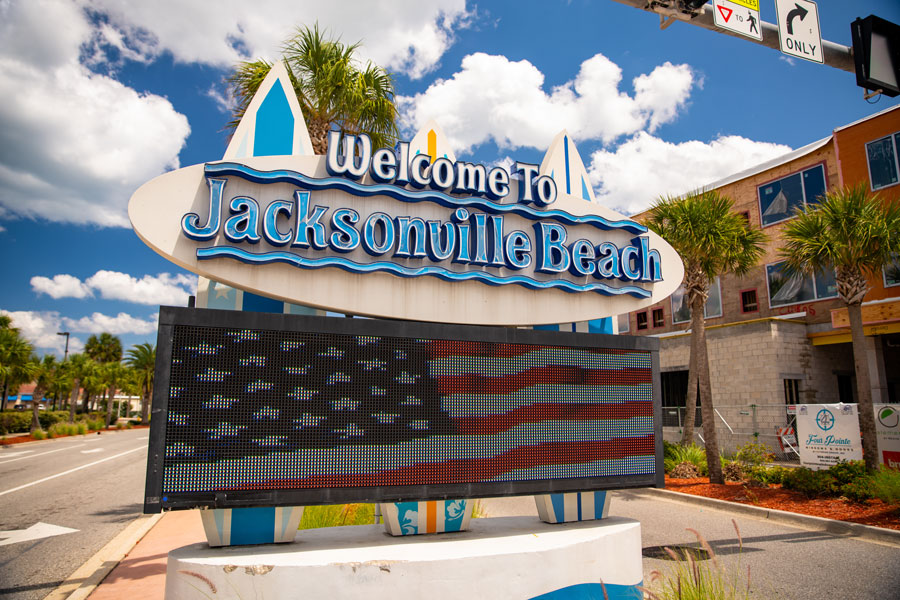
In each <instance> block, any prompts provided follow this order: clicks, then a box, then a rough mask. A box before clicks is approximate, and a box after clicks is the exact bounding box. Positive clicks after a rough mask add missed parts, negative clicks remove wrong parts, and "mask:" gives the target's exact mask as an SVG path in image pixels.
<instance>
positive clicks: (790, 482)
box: [781, 467, 837, 498]
mask: <svg viewBox="0 0 900 600" xmlns="http://www.w3.org/2000/svg"><path fill="white" fill-rule="evenodd" d="M781 483H782V485H783V486H784V487H785V489H788V490H794V491H796V492H800V493H801V494H803V495H805V496H806V497H807V498H816V497H818V496H823V495H831V491H832V490H833V489H834V488H835V487H836V484H837V481H836V480H835V479H834V477H832V476H831V475H830V474H829V473H828V471H813V470H812V469H807V468H806V467H800V468H797V469H793V470H791V472H790V473H785V475H784V479H783V480H782V482H781Z"/></svg>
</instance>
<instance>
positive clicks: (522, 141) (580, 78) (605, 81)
mask: <svg viewBox="0 0 900 600" xmlns="http://www.w3.org/2000/svg"><path fill="white" fill-rule="evenodd" d="M621 83H622V70H621V69H620V68H619V67H618V65H616V64H615V63H613V62H612V61H610V60H609V59H608V58H606V57H605V56H603V55H602V54H597V55H595V56H593V57H592V58H589V59H588V60H586V61H584V62H583V63H582V64H581V67H580V69H579V71H578V73H577V74H576V75H575V78H574V79H573V80H571V81H569V82H567V83H565V84H563V85H560V86H557V87H555V88H553V89H552V90H551V91H550V92H549V93H548V92H547V91H545V90H544V74H543V73H541V72H540V70H538V68H537V67H535V66H534V65H533V64H531V63H530V62H528V61H527V60H521V61H517V62H514V61H511V60H509V59H508V58H506V57H505V56H493V55H488V54H484V53H480V52H479V53H475V54H470V55H468V56H466V57H465V58H464V59H463V61H462V67H461V69H460V70H459V71H458V72H456V73H455V74H454V75H453V77H451V78H450V79H446V80H438V81H436V82H435V83H433V84H432V85H431V86H430V87H429V88H428V89H427V90H425V91H424V92H422V93H421V94H416V95H415V96H412V97H408V96H407V97H401V98H399V99H398V104H399V105H400V107H401V109H402V110H403V111H404V112H405V114H406V119H407V123H406V125H407V126H408V127H410V128H412V129H416V128H418V127H420V126H421V125H422V124H424V123H425V122H426V121H427V120H428V119H430V118H437V119H439V120H440V123H441V126H442V127H443V128H444V131H445V133H446V134H447V137H448V138H449V141H450V143H451V145H452V146H453V147H454V148H455V149H458V150H459V151H460V152H467V151H470V150H471V149H472V147H473V146H477V145H478V144H482V143H484V142H487V141H489V140H493V141H494V142H495V143H496V144H497V145H498V146H500V147H501V148H516V147H519V146H531V147H535V148H545V147H546V146H547V144H549V143H550V140H551V139H552V138H553V136H555V135H556V134H557V133H559V132H560V131H561V130H562V129H568V130H569V132H570V133H571V134H572V135H573V136H574V137H575V138H577V139H578V140H601V141H603V142H605V143H609V142H612V141H614V140H615V139H616V138H618V137H620V136H622V135H630V134H633V133H635V132H637V131H640V130H642V129H644V128H648V127H649V128H650V129H651V130H654V129H656V128H658V127H659V126H660V125H662V124H664V123H668V122H670V121H672V120H673V119H675V118H676V116H677V113H678V111H679V109H681V108H682V107H683V106H684V105H685V103H686V102H687V100H688V97H689V95H690V91H691V89H692V87H693V85H694V74H693V72H692V71H691V69H690V67H688V66H687V65H673V64H671V63H669V62H666V63H663V64H662V65H659V66H658V67H656V68H655V69H653V71H652V72H650V73H649V74H644V75H640V76H638V77H636V78H634V80H633V81H632V85H633V87H634V90H635V91H634V95H633V96H629V95H628V94H627V93H626V92H624V91H621V90H620V89H619V86H620V84H621Z"/></svg>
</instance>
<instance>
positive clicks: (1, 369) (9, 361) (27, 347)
mask: <svg viewBox="0 0 900 600" xmlns="http://www.w3.org/2000/svg"><path fill="white" fill-rule="evenodd" d="M33 351H34V349H33V348H32V346H31V344H30V343H29V342H28V341H27V340H26V339H25V338H23V337H22V336H21V334H20V333H19V330H18V329H15V328H13V327H9V326H7V327H0V378H2V380H3V402H2V404H0V406H2V409H3V410H6V400H7V398H8V397H9V388H10V386H15V385H18V384H21V383H27V382H29V381H31V367H30V366H29V360H30V359H31V353H32V352H33Z"/></svg>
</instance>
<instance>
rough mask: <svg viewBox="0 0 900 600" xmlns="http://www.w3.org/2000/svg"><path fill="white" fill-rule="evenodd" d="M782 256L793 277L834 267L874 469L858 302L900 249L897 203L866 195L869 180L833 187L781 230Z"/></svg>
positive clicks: (870, 467)
mask: <svg viewBox="0 0 900 600" xmlns="http://www.w3.org/2000/svg"><path fill="white" fill-rule="evenodd" d="M782 235H783V239H784V245H783V246H782V248H781V255H782V256H783V257H784V259H785V268H786V271H787V272H788V274H791V275H793V276H804V275H811V274H813V273H816V272H821V271H826V270H831V269H834V275H835V281H836V282H837V291H838V296H839V297H840V299H841V300H842V301H843V302H844V304H846V305H847V315H848V316H849V318H850V334H851V341H852V347H853V362H854V365H855V368H856V390H857V399H858V401H859V427H860V430H861V432H862V447H863V458H864V459H865V461H866V469H867V470H868V471H869V472H875V471H876V470H877V469H878V443H877V440H876V438H875V413H874V408H873V406H872V385H871V381H870V380H869V365H868V361H867V356H866V354H867V353H866V346H865V333H864V331H863V324H862V302H863V299H864V298H865V297H866V294H867V293H868V292H869V289H870V288H869V284H868V282H867V281H866V277H867V276H868V277H872V276H875V275H876V274H877V273H878V272H879V271H881V269H882V267H884V266H885V265H887V264H889V263H890V262H891V260H892V256H893V255H895V254H897V253H900V205H897V204H890V203H888V202H885V201H883V200H882V199H881V198H879V197H878V195H874V196H870V195H869V192H868V188H867V185H866V184H865V183H861V184H859V185H857V186H854V187H842V188H835V189H833V190H831V191H829V192H827V193H825V194H824V195H823V196H820V197H819V202H818V203H817V204H811V205H808V206H807V207H806V208H805V209H803V210H798V211H797V213H796V216H795V218H794V219H793V220H792V221H790V222H788V223H787V224H786V225H785V227H784V231H783V234H782Z"/></svg>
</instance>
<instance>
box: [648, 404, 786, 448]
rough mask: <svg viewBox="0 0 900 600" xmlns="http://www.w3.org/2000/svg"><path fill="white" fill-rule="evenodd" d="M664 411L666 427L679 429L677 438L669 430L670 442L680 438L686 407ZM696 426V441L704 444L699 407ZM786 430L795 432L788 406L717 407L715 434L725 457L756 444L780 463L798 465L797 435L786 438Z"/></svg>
mask: <svg viewBox="0 0 900 600" xmlns="http://www.w3.org/2000/svg"><path fill="white" fill-rule="evenodd" d="M662 411H663V418H662V421H663V426H665V427H677V428H678V431H677V435H674V434H675V432H673V431H671V430H670V431H669V434H670V435H669V436H666V438H667V439H669V438H670V437H671V438H673V439H670V441H676V440H678V439H681V428H682V427H683V424H684V417H685V411H686V409H685V407H683V406H682V407H671V406H664V407H663V409H662ZM694 423H695V429H694V439H695V441H696V442H697V443H698V444H700V445H703V443H704V440H703V427H702V420H701V419H700V407H699V406H698V407H697V419H696V421H695V422H694ZM787 428H791V431H792V432H796V423H795V422H794V415H793V414H788V407H787V406H786V405H784V404H769V405H758V404H744V405H731V406H716V435H717V438H718V440H719V448H720V450H721V451H722V452H724V453H725V454H726V455H728V454H732V453H734V452H735V451H736V450H737V449H738V448H740V447H741V446H743V445H745V444H748V443H750V442H756V443H759V444H763V445H764V446H766V447H767V448H768V449H769V452H771V453H772V454H773V455H775V460H777V461H782V462H785V461H787V462H797V461H798V460H799V458H798V456H797V441H796V434H795V435H794V436H793V437H790V436H786V435H784V430H785V429H787Z"/></svg>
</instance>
